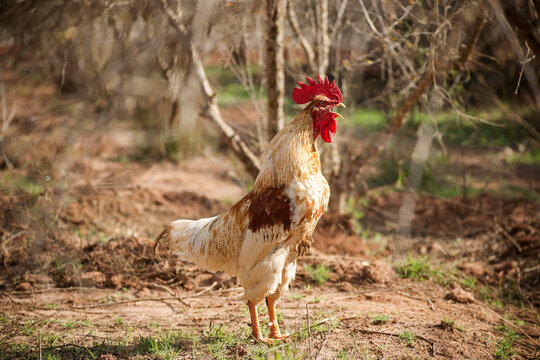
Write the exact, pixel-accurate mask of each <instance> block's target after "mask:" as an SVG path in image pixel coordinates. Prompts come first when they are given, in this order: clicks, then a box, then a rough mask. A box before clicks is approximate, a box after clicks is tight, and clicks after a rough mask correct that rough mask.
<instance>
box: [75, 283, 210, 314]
mask: <svg viewBox="0 0 540 360" xmlns="http://www.w3.org/2000/svg"><path fill="white" fill-rule="evenodd" d="M216 285H218V283H217V281H216V282H214V283H213V284H212V285H210V286H209V287H207V288H206V289H204V290H202V291H199V292H198V293H196V294H193V295H186V296H182V297H180V296H164V297H151V298H141V299H131V300H121V301H113V302H110V303H105V304H93V305H80V306H72V307H71V309H90V308H97V307H107V306H116V305H123V304H130V303H137V302H143V301H164V300H178V301H180V302H181V303H183V304H186V303H184V302H183V301H182V300H184V299H191V298H195V297H198V296H201V295H203V294H205V293H207V292H209V291H210V290H212V289H213V288H214V287H215V286H216ZM186 305H187V304H186Z"/></svg>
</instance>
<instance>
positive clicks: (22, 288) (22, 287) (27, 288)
mask: <svg viewBox="0 0 540 360" xmlns="http://www.w3.org/2000/svg"><path fill="white" fill-rule="evenodd" d="M31 288H32V286H31V285H30V283H27V282H26V281H23V282H22V283H19V284H18V285H17V286H16V287H15V290H17V291H30V289H31Z"/></svg>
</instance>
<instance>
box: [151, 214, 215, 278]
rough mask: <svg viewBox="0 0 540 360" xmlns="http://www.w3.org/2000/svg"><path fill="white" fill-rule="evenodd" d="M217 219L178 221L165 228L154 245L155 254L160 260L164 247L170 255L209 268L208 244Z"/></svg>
mask: <svg viewBox="0 0 540 360" xmlns="http://www.w3.org/2000/svg"><path fill="white" fill-rule="evenodd" d="M216 218H217V216H216V217H212V218H205V219H200V220H176V221H173V222H172V223H171V224H169V225H168V226H166V227H165V229H163V231H162V232H161V234H160V235H159V236H158V237H157V239H156V241H155V243H154V254H155V255H156V257H158V258H159V251H158V250H159V249H160V248H161V247H162V246H163V248H165V249H166V251H167V252H168V253H171V254H174V255H176V256H178V257H180V258H181V259H182V260H186V261H189V262H192V263H194V264H195V265H199V266H201V267H203V268H206V267H208V264H207V263H208V257H207V254H208V251H207V250H208V244H209V242H210V241H211V239H210V231H209V230H210V228H211V225H212V223H213V222H214V221H215V220H216Z"/></svg>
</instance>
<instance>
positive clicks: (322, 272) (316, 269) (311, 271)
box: [304, 264, 332, 285]
mask: <svg viewBox="0 0 540 360" xmlns="http://www.w3.org/2000/svg"><path fill="white" fill-rule="evenodd" d="M304 270H305V271H306V273H307V274H308V276H309V278H310V279H311V280H312V281H314V282H316V283H317V284H318V285H322V284H324V283H325V282H327V281H328V279H330V274H331V273H332V270H330V268H329V267H328V266H326V265H323V264H319V265H317V266H310V265H307V264H305V265H304Z"/></svg>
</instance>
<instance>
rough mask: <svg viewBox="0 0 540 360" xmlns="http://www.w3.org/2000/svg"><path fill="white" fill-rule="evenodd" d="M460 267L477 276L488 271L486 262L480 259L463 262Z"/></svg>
mask: <svg viewBox="0 0 540 360" xmlns="http://www.w3.org/2000/svg"><path fill="white" fill-rule="evenodd" d="M459 268H460V269H461V270H463V271H465V272H466V273H468V274H471V275H473V276H477V277H479V276H483V275H485V274H486V273H487V270H486V264H484V263H482V262H480V261H476V262H468V263H463V264H461V265H460V266H459Z"/></svg>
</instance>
